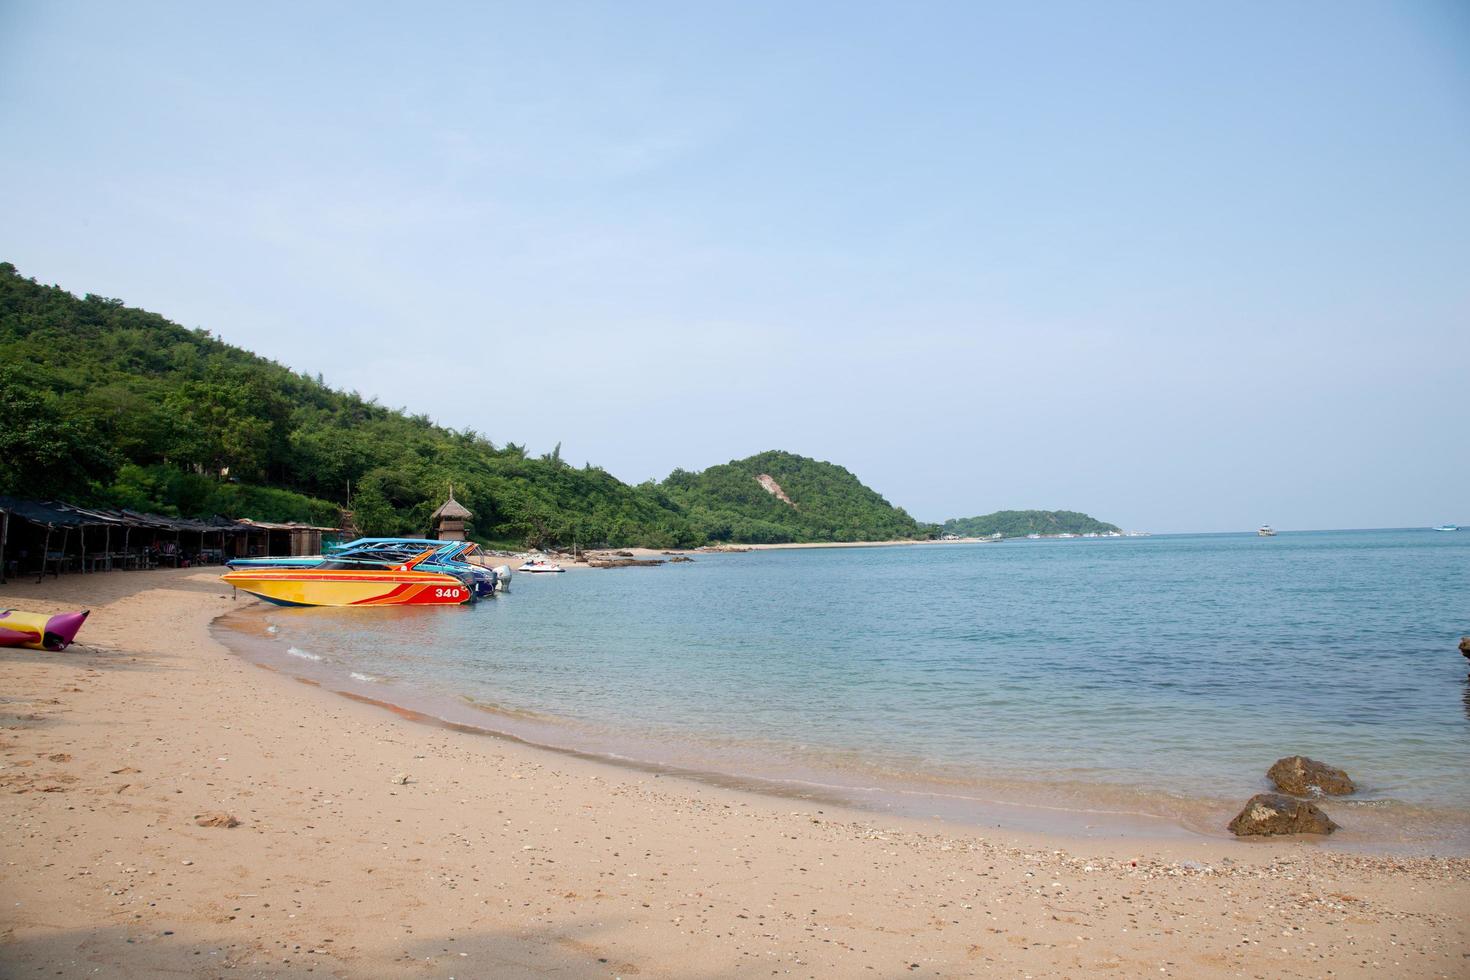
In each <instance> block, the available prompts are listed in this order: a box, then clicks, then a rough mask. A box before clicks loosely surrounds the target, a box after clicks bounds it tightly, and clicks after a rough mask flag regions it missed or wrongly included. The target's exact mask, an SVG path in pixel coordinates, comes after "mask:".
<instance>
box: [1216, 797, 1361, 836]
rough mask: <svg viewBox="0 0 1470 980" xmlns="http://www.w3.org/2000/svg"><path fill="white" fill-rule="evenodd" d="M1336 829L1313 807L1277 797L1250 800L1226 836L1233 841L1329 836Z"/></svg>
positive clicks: (1303, 802)
mask: <svg viewBox="0 0 1470 980" xmlns="http://www.w3.org/2000/svg"><path fill="white" fill-rule="evenodd" d="M1336 829H1337V824H1335V823H1333V822H1332V819H1331V818H1330V817H1328V816H1327V814H1325V813H1323V812H1322V811H1321V810H1320V809H1318V807H1317V805H1316V804H1315V803H1307V802H1305V801H1303V800H1293V799H1292V798H1291V797H1289V796H1282V795H1281V794H1280V793H1260V794H1257V795H1256V796H1252V797H1251V798H1250V800H1249V801H1247V802H1246V805H1245V809H1244V810H1241V811H1240V813H1238V814H1236V816H1235V819H1234V820H1232V821H1230V832H1231V833H1232V834H1234V835H1235V836H1236V837H1255V836H1265V837H1271V836H1275V835H1277V834H1330V833H1332V832H1333V831H1334V830H1336Z"/></svg>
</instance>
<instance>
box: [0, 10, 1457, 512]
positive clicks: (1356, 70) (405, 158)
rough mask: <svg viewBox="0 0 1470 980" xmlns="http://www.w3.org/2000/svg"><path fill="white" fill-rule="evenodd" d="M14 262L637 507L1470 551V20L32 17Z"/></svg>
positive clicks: (6, 138) (130, 13) (1337, 16)
mask: <svg viewBox="0 0 1470 980" xmlns="http://www.w3.org/2000/svg"><path fill="white" fill-rule="evenodd" d="M303 7H309V8H310V9H300V8H303ZM206 8H208V9H206ZM0 258H3V259H8V260H9V261H12V262H14V263H15V264H16V265H17V266H19V267H20V269H21V271H22V272H23V273H24V274H26V275H29V276H34V277H35V278H37V279H39V280H41V281H43V282H54V283H58V284H60V285H62V286H64V287H66V288H68V289H71V290H73V291H76V292H95V293H101V294H103V295H109V296H117V297H121V298H123V299H125V300H126V301H127V302H128V303H130V304H132V305H137V306H143V307H146V308H148V309H152V310H156V311H158V312H161V313H163V314H165V315H167V316H168V317H170V318H171V319H173V320H176V321H178V322H180V323H183V324H185V325H186V326H191V327H193V326H200V327H205V328H207V329H209V330H212V331H214V332H216V333H217V334H219V335H221V336H223V337H224V338H225V339H226V340H229V341H231V342H233V343H237V344H240V345H242V346H244V347H248V348H250V349H253V350H255V351H258V352H260V353H262V354H264V355H267V356H269V357H272V358H275V359H276V360H279V361H282V362H284V363H286V364H288V365H290V366H292V367H294V368H297V369H300V370H306V371H310V372H316V371H321V372H322V373H323V374H324V375H325V376H326V379H327V380H328V381H329V382H330V383H332V384H334V385H336V386H339V387H343V388H350V389H357V390H359V391H361V392H363V393H364V394H368V395H376V396H378V397H379V398H380V399H381V400H382V401H384V402H386V403H389V404H392V405H406V406H408V407H409V408H410V409H412V410H414V411H422V412H425V413H427V414H429V415H431V416H433V417H434V418H436V419H437V420H439V421H441V422H443V423H445V424H448V425H452V426H456V427H464V426H469V427H473V428H475V429H478V430H480V431H482V432H484V433H487V434H488V435H489V436H490V437H491V438H493V439H495V440H496V441H500V442H503V441H516V442H524V443H529V444H530V447H531V449H532V450H533V451H538V452H539V451H545V450H547V449H549V448H550V447H551V446H552V445H553V444H554V443H556V442H558V441H560V442H561V443H562V445H563V453H564V455H565V456H566V457H567V458H569V459H570V460H572V461H573V462H576V463H580V462H582V461H584V460H590V461H592V462H594V463H598V464H601V465H603V466H606V467H607V468H608V469H609V470H611V471H612V472H613V473H615V474H617V475H618V476H620V477H622V478H624V479H627V480H630V481H638V480H642V479H645V478H647V477H650V476H652V477H662V476H663V475H665V474H667V473H668V471H669V470H670V469H672V468H673V467H675V466H683V467H686V468H699V467H703V466H706V465H709V464H711V463H717V462H723V461H725V460H728V459H732V458H735V457H740V456H745V455H748V454H750V453H753V452H757V451H760V450H763V449H769V448H784V449H789V450H792V451H795V452H799V453H803V454H806V455H811V456H816V457H819V458H823V459H829V460H833V461H835V462H840V463H842V464H844V465H846V466H848V467H849V468H851V469H852V470H853V471H855V472H856V473H857V474H858V475H859V476H860V477H862V478H863V479H864V480H865V481H867V482H868V483H870V484H871V485H873V486H874V487H876V488H877V489H879V490H880V491H882V492H883V493H884V494H885V495H887V496H888V497H889V498H890V499H891V500H893V501H894V502H895V503H898V504H901V505H903V506H905V507H907V508H908V509H909V510H910V511H911V512H912V513H913V514H914V515H915V516H917V517H920V518H922V519H943V518H945V517H951V516H959V515H970V514H977V513H983V512H986V511H990V510H995V509H998V508H1010V507H1015V508H1026V507H1046V508H1073V509H1078V510H1086V511H1088V512H1090V513H1093V514H1095V515H1097V516H1099V517H1101V518H1104V519H1106V520H1111V521H1114V522H1117V523H1119V524H1123V525H1126V526H1128V527H1140V528H1149V529H1153V530H1185V529H1200V530H1236V529H1251V528H1254V527H1255V526H1256V525H1257V524H1259V523H1261V522H1270V523H1273V524H1275V525H1277V526H1278V527H1287V528H1292V527H1342V526H1383V525H1422V524H1430V523H1437V522H1439V521H1442V520H1457V521H1470V425H1467V423H1470V5H1467V4H1465V3H1461V2H1442V3H1436V2H1433V0H1423V2H1407V3H1392V2H1377V3H1364V2H1323V3H1311V2H1300V3H1289V4H1278V3H1238V4H1191V3H1164V2H1158V3H1152V4H1149V3H1121V4H1092V3H1079V4H996V5H992V6H990V7H988V8H987V7H984V6H982V5H980V4H973V3H953V4H940V3H934V4H896V3H895V4H876V3H874V4H850V3H831V4H818V3H810V4H788V3H772V4H745V3H742V4H726V5H724V7H723V9H717V8H716V7H715V5H710V4H689V3H669V4H654V3H636V4H625V3H608V4H596V5H584V4H521V5H515V6H510V5H507V6H505V7H503V8H499V9H495V8H489V7H487V6H485V5H478V4H476V5H465V6H456V5H437V6H429V5H423V6H421V5H406V4H391V5H390V4H380V5H361V4H342V5H324V4H310V5H297V4H247V5H234V6H232V7H228V8H224V7H220V6H218V5H210V4H182V3H181V4H176V5H156V4H147V3H135V4H112V3H105V4H104V3H95V4H87V3H43V2H18V0H0ZM445 366H448V367H451V368H453V369H455V371H456V372H457V373H458V376H459V377H460V378H461V379H462V380H461V381H459V382H457V383H453V384H447V385H428V386H423V387H417V386H415V385H413V384H411V383H407V382H406V381H405V380H404V379H406V378H409V377H412V376H413V375H414V374H415V373H416V369H420V368H423V369H428V368H439V367H445Z"/></svg>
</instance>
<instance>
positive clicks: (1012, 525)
mask: <svg viewBox="0 0 1470 980" xmlns="http://www.w3.org/2000/svg"><path fill="white" fill-rule="evenodd" d="M939 530H940V533H941V534H953V535H955V536H956V537H960V538H988V537H992V536H994V535H997V534H998V535H1000V536H1001V537H1003V538H1024V537H1026V536H1027V535H1028V534H1109V533H1112V534H1118V533H1121V530H1122V529H1121V528H1119V527H1118V526H1117V525H1116V524H1108V523H1107V522H1105V521H1100V520H1098V519H1097V518H1095V517H1089V516H1088V515H1087V514H1083V513H1079V512H1078V511H1075V510H998V511H996V512H995V513H993V514H982V515H981V516H979V517H955V518H951V519H950V520H947V521H945V522H944V523H943V524H942V525H940V528H939Z"/></svg>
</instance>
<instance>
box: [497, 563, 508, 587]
mask: <svg viewBox="0 0 1470 980" xmlns="http://www.w3.org/2000/svg"><path fill="white" fill-rule="evenodd" d="M510 574H511V573H510V566H509V565H496V566H495V589H496V591H498V592H509V591H510Z"/></svg>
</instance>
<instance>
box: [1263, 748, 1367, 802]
mask: <svg viewBox="0 0 1470 980" xmlns="http://www.w3.org/2000/svg"><path fill="white" fill-rule="evenodd" d="M1266 777H1267V778H1268V779H1270V780H1271V782H1273V783H1275V784H1276V788H1277V789H1279V790H1281V792H1283V793H1290V794H1291V795H1292V796H1321V795H1323V794H1325V795H1327V796H1347V795H1348V794H1350V793H1354V792H1356V791H1357V789H1358V788H1357V787H1356V786H1354V785H1353V781H1352V780H1351V779H1349V778H1348V774H1347V773H1345V772H1343V771H1342V770H1341V769H1337V768H1334V767H1332V766H1329V765H1327V764H1326V763H1322V762H1318V761H1317V760H1316V759H1308V758H1307V757H1306V756H1304V755H1290V756H1287V757H1286V758H1284V759H1277V760H1276V763H1275V764H1274V765H1273V766H1271V768H1270V769H1269V770H1267V771H1266Z"/></svg>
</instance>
